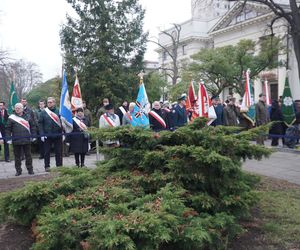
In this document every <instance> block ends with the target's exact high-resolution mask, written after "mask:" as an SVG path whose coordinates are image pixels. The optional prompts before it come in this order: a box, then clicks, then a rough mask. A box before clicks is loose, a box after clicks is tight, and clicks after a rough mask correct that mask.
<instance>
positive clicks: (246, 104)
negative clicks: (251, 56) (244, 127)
mask: <svg viewBox="0 0 300 250" xmlns="http://www.w3.org/2000/svg"><path fill="white" fill-rule="evenodd" d="M245 78H246V83H245V94H244V96H243V101H242V105H241V114H242V115H243V116H244V117H245V118H246V119H247V120H248V121H250V122H251V124H252V126H254V125H255V104H254V95H253V88H252V84H251V82H250V70H249V69H248V70H247V71H246V73H245Z"/></svg>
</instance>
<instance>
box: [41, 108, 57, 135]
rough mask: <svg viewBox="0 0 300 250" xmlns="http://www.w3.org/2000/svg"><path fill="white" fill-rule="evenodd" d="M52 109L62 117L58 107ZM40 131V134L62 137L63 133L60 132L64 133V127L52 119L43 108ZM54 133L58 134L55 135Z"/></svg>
mask: <svg viewBox="0 0 300 250" xmlns="http://www.w3.org/2000/svg"><path fill="white" fill-rule="evenodd" d="M50 110H51V111H52V112H54V113H55V114H56V115H58V117H60V115H59V110H58V109H57V108H53V109H50ZM39 132H40V135H45V136H47V137H60V136H61V135H59V134H61V133H62V128H61V127H60V126H58V125H57V124H56V123H55V122H54V121H53V120H52V119H51V117H50V116H49V115H48V114H47V112H46V111H45V110H43V111H42V112H41V114H40V116H39ZM53 134H56V135H55V136H53Z"/></svg>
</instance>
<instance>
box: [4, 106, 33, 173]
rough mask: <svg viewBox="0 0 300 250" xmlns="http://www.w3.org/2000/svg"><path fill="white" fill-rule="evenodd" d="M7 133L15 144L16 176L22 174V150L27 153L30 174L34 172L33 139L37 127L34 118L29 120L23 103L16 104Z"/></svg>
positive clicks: (9, 140) (9, 139)
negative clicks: (24, 111)
mask: <svg viewBox="0 0 300 250" xmlns="http://www.w3.org/2000/svg"><path fill="white" fill-rule="evenodd" d="M5 133H6V135H7V137H8V142H9V143H12V144H13V150H14V156H15V168H16V176H19V175H21V174H22V168H21V164H22V161H21V157H22V152H24V154H25V164H26V168H27V171H28V174H34V172H33V167H32V157H31V141H34V140H36V138H35V136H36V127H35V125H34V124H33V122H32V120H27V117H26V116H25V114H24V113H23V105H22V104H21V103H17V104H16V105H15V114H12V115H10V116H9V118H8V122H7V126H6V131H5Z"/></svg>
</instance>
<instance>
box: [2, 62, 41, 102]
mask: <svg viewBox="0 0 300 250" xmlns="http://www.w3.org/2000/svg"><path fill="white" fill-rule="evenodd" d="M6 69H7V81H8V82H9V81H10V80H9V79H13V81H14V85H15V90H16V93H17V96H18V97H19V98H22V97H24V96H25V95H26V94H27V93H28V92H29V91H30V90H32V89H33V87H35V86H36V85H38V84H40V83H42V73H41V72H40V70H39V67H38V66H37V65H36V64H35V63H33V62H29V61H25V60H23V59H21V60H18V61H15V62H11V63H9V64H8V65H7V66H6Z"/></svg>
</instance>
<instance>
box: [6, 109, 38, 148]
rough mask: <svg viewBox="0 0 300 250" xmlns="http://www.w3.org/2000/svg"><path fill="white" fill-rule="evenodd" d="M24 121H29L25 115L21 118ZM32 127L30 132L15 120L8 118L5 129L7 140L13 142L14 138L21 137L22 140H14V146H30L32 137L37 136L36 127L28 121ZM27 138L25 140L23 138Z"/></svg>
mask: <svg viewBox="0 0 300 250" xmlns="http://www.w3.org/2000/svg"><path fill="white" fill-rule="evenodd" d="M21 117H22V118H23V119H25V120H27V117H26V115H25V114H24V113H23V115H22V116H21ZM27 121H28V122H29V125H30V132H29V131H28V130H27V129H26V128H25V127H24V126H22V125H21V124H19V123H18V122H16V121H15V120H13V119H11V118H8V122H7V125H6V129H5V135H6V137H7V139H6V140H11V139H12V138H10V137H11V136H12V137H21V138H13V139H12V143H13V144H14V145H25V144H30V143H31V139H32V138H30V136H36V126H35V124H34V122H33V121H32V120H27ZM22 137H25V138H22Z"/></svg>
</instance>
